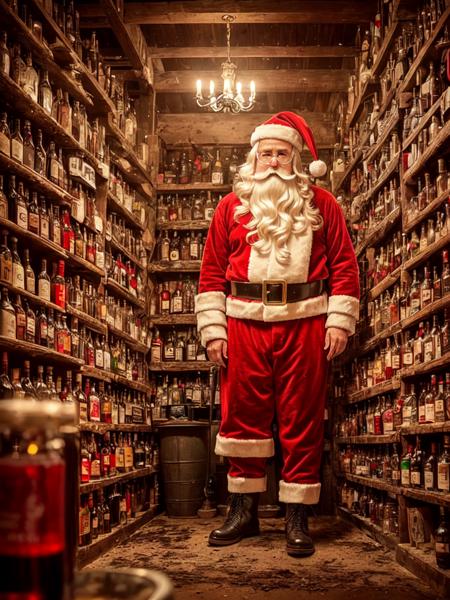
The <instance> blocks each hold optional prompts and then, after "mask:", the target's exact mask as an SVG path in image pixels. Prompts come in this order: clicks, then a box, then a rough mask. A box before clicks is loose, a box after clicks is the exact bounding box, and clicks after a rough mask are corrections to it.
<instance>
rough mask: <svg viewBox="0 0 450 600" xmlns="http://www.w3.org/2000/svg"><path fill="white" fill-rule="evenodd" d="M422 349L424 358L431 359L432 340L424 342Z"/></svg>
mask: <svg viewBox="0 0 450 600" xmlns="http://www.w3.org/2000/svg"><path fill="white" fill-rule="evenodd" d="M423 351H424V356H425V360H426V361H428V360H433V358H434V357H433V341H432V340H430V341H429V342H425V344H424V347H423Z"/></svg>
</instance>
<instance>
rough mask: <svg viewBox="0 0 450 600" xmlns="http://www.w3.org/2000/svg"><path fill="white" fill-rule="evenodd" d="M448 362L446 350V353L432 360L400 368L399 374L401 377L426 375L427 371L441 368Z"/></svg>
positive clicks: (449, 356) (449, 361)
mask: <svg viewBox="0 0 450 600" xmlns="http://www.w3.org/2000/svg"><path fill="white" fill-rule="evenodd" d="M449 364H450V352H447V353H446V354H444V355H443V356H441V358H435V359H434V360H430V361H428V362H424V363H420V364H419V365H414V366H413V367H407V368H404V369H400V376H401V377H402V379H405V378H410V377H419V376H421V375H427V374H428V373H432V372H433V371H437V370H439V369H443V368H445V367H447V366H448V365H449Z"/></svg>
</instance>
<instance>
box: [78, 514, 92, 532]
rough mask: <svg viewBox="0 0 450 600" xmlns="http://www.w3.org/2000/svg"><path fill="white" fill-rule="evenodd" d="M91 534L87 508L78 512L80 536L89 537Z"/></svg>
mask: <svg viewBox="0 0 450 600" xmlns="http://www.w3.org/2000/svg"><path fill="white" fill-rule="evenodd" d="M90 532H91V513H90V511H89V509H88V508H82V509H81V511H80V535H89V533H90Z"/></svg>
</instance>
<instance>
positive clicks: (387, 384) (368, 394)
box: [347, 377, 400, 404]
mask: <svg viewBox="0 0 450 600" xmlns="http://www.w3.org/2000/svg"><path fill="white" fill-rule="evenodd" d="M398 389H400V379H399V378H398V377H396V378H395V379H394V378H392V379H388V380H387V381H383V382H382V383H377V384H376V385H373V386H372V387H370V388H368V389H365V390H360V391H359V392H354V393H353V394H349V396H348V402H347V404H355V403H356V402H361V400H368V399H369V398H373V397H374V396H378V395H379V394H386V393H388V392H393V391H395V390H398Z"/></svg>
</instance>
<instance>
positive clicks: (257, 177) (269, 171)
mask: <svg viewBox="0 0 450 600" xmlns="http://www.w3.org/2000/svg"><path fill="white" fill-rule="evenodd" d="M271 175H276V176H277V177H279V178H280V179H282V180H283V181H293V180H294V179H295V178H296V177H297V175H296V174H295V173H291V174H289V173H284V172H283V171H276V170H275V169H272V168H270V169H267V171H264V173H255V175H253V181H264V180H265V179H268V178H269V177H270V176H271Z"/></svg>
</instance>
